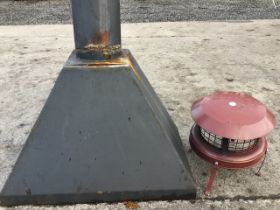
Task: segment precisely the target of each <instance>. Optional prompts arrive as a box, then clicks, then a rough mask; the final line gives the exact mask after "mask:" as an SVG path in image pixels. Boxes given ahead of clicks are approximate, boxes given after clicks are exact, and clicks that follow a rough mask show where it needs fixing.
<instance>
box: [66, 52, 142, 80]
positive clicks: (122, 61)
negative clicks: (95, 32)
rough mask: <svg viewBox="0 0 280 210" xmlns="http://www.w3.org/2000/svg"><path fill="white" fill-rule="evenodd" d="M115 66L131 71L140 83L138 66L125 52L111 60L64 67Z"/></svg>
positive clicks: (93, 67)
mask: <svg viewBox="0 0 280 210" xmlns="http://www.w3.org/2000/svg"><path fill="white" fill-rule="evenodd" d="M116 66H120V67H124V66H126V67H129V68H130V69H131V71H133V73H134V75H135V76H136V78H137V79H138V80H139V81H140V80H142V78H141V75H140V74H139V71H138V66H137V63H136V62H135V61H134V59H133V58H132V57H131V54H130V53H129V52H127V51H126V50H123V51H122V54H121V55H120V56H119V57H117V58H114V59H111V60H101V61H99V60H91V61H89V62H87V63H77V64H69V65H67V64H66V65H65V67H67V68H76V67H79V68H92V69H95V68H102V67H106V68H108V67H116Z"/></svg>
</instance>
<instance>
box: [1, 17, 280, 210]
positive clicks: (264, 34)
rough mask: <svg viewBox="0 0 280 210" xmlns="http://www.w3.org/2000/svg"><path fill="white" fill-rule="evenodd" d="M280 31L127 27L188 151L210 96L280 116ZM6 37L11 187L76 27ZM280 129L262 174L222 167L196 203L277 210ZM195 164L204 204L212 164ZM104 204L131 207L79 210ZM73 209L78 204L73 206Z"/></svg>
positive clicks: (5, 129) (4, 124) (4, 145)
mask: <svg viewBox="0 0 280 210" xmlns="http://www.w3.org/2000/svg"><path fill="white" fill-rule="evenodd" d="M279 30H280V22H279V20H266V21H251V22H247V23H240V22H235V23H228V22H219V23H218V22H214V23H213V22H212V23H211V22H188V23H186V22H183V23H154V24H125V25H124V26H123V34H124V38H123V43H124V47H127V48H130V49H131V51H132V53H133V54H134V55H135V56H136V58H137V60H138V62H139V64H140V65H141V66H142V68H143V70H144V72H145V74H146V76H147V78H148V79H149V81H150V82H151V84H152V86H153V87H154V88H155V90H156V92H157V93H158V95H159V96H160V98H161V99H162V101H163V103H164V104H165V106H166V107H167V108H168V111H169V113H170V114H171V116H172V118H173V119H174V121H175V123H176V125H177V126H178V128H179V132H180V135H181V137H182V140H183V144H184V145H185V149H186V150H188V148H189V144H188V134H189V130H190V128H191V126H192V120H191V117H190V106H191V103H192V102H193V101H194V100H195V99H196V98H198V97H200V96H203V95H206V94H208V93H209V92H212V91H215V90H234V91H244V92H248V93H250V94H252V95H253V96H254V97H256V98H258V99H259V100H261V101H263V102H264V103H266V104H267V105H268V106H269V107H270V108H271V109H272V111H273V112H274V113H275V115H276V117H277V118H279V116H280V106H279V104H280V95H279V94H280V93H279V87H280V76H279V70H280V63H279V57H280V51H279V47H280V35H279V34H280V33H279V32H280V31H279ZM0 32H1V33H0V40H1V43H2V44H1V46H0V49H1V50H0V52H1V61H0V62H1V71H0V98H1V99H0V104H1V109H0V118H1V121H0V141H1V146H0V168H1V177H0V183H1V185H3V183H4V181H5V180H6V178H7V176H8V174H9V172H10V171H11V168H12V166H13V164H14V163H15V160H16V158H17V155H18V154H19V152H20V150H21V148H22V146H23V144H24V142H25V140H26V138H27V136H28V134H29V132H30V130H31V128H32V126H33V124H34V122H35V120H36V118H37V117H38V114H39V112H40V111H41V109H42V106H43V105H44V103H45V101H46V98H47V96H48V95H49V93H50V90H51V88H52V86H53V84H54V81H55V80H56V78H57V75H58V73H59V71H60V69H61V67H62V65H63V64H64V62H65V60H66V59H67V57H68V55H69V53H70V52H71V50H72V48H73V38H72V27H71V26H70V25H49V26H40V25H37V26H18V27H10V26H2V27H0ZM34 35H37V38H34ZM279 131H280V129H279V126H277V127H276V129H275V130H274V131H273V132H272V133H271V135H270V136H269V153H268V159H267V161H266V164H265V166H264V168H263V172H262V176H261V177H257V176H255V175H254V170H256V169H248V170H243V171H229V170H220V171H219V172H218V177H217V181H216V183H215V185H214V188H213V191H212V195H211V196H210V198H207V199H206V200H202V201H198V203H197V204H195V205H198V206H199V205H200V204H201V205H202V206H203V207H205V208H206V209H207V208H217V209H219V208H220V207H218V206H219V205H221V206H222V207H223V206H227V207H225V209H226V208H228V209H239V208H240V209H242V208H245V209H254V208H256V206H261V207H262V208H263V209H273V208H274V209H277V206H278V205H279V197H280V196H279V193H280V192H279V191H280V190H279V189H280V182H279V175H280V165H279V164H280V163H279V149H280V145H279V142H278V141H279V137H280V135H279ZM188 159H189V162H190V165H191V169H192V171H193V174H194V176H195V178H196V180H197V185H198V189H199V199H202V198H203V196H202V194H201V190H202V189H203V187H204V186H205V184H206V180H207V177H208V174H209V170H210V165H208V164H207V163H205V162H204V161H201V160H199V159H198V157H197V156H196V155H195V154H193V153H190V154H189V155H188ZM227 199H228V201H224V200H227ZM240 199H245V200H247V201H242V200H240ZM239 201H240V202H239ZM216 202H218V203H216ZM243 204H244V206H243ZM141 205H142V206H143V207H142V208H143V209H149V208H150V209H153V208H154V209H166V208H167V209H172V208H173V209H180V208H181V209H188V208H191V207H194V206H195V205H193V204H191V203H189V202H183V201H177V202H172V203H166V202H163V203H161V202H159V203H157V202H156V203H154V202H149V203H141ZM211 205H214V207H211ZM103 207H104V208H105V209H106V208H107V209H121V208H124V207H123V204H117V205H112V206H107V205H103V204H101V206H100V205H97V206H95V205H93V206H78V207H77V209H78V208H85V209H86V208H97V209H98V208H103ZM235 207H236V208H235ZM268 207H269V208H268ZM51 208H53V207H50V209H51ZM57 208H58V207H57ZM61 208H62V207H61ZM68 208H73V209H74V208H76V207H73V206H71V207H69V206H68V207H65V209H68ZM194 208H195V207H194ZM197 208H199V207H197Z"/></svg>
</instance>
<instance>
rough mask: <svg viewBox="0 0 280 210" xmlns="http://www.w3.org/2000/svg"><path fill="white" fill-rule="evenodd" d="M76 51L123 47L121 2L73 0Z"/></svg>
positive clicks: (116, 0) (111, 0)
mask: <svg viewBox="0 0 280 210" xmlns="http://www.w3.org/2000/svg"><path fill="white" fill-rule="evenodd" d="M72 13H73V24H74V35H75V46H76V49H84V48H91V47H93V46H94V45H99V46H100V45H103V46H107V47H108V46H118V45H121V27H120V1H119V0H83V1H81V0H72Z"/></svg>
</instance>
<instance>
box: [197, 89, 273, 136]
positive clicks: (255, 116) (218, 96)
mask: <svg viewBox="0 0 280 210" xmlns="http://www.w3.org/2000/svg"><path fill="white" fill-rule="evenodd" d="M192 118H193V120H194V121H195V122H196V123H197V124H198V125H199V126H200V127H202V128H204V129H205V130H207V131H208V132H210V133H213V134H215V135H217V136H222V137H225V138H229V139H240V140H248V139H256V138H260V137H263V136H266V135H267V134H268V133H269V132H270V131H271V130H272V129H273V128H274V126H275V123H276V122H275V117H274V115H273V114H272V113H271V111H269V110H268V109H267V107H266V106H265V105H264V104H262V103H261V102H260V101H258V100H257V99H255V98H253V97H252V96H249V95H247V94H245V93H236V92H216V93H213V94H210V95H208V96H206V97H204V98H202V99H199V100H197V101H196V102H194V103H193V105H192Z"/></svg>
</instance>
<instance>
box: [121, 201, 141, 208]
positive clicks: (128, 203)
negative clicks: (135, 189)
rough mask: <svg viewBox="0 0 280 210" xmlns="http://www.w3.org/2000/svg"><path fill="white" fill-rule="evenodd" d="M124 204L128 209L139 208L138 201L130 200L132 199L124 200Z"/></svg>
mask: <svg viewBox="0 0 280 210" xmlns="http://www.w3.org/2000/svg"><path fill="white" fill-rule="evenodd" d="M124 205H125V207H126V208H128V209H139V208H140V206H139V204H138V203H136V202H132V201H126V202H124Z"/></svg>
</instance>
